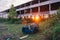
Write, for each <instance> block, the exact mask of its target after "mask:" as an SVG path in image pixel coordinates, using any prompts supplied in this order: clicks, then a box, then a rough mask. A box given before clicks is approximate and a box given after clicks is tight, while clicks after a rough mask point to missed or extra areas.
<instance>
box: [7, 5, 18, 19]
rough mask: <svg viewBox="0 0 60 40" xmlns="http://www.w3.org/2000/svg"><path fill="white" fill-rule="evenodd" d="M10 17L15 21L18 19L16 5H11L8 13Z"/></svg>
mask: <svg viewBox="0 0 60 40" xmlns="http://www.w3.org/2000/svg"><path fill="white" fill-rule="evenodd" d="M8 17H9V18H13V19H15V18H16V17H17V12H16V8H15V7H14V5H11V8H10V10H9V13H8Z"/></svg>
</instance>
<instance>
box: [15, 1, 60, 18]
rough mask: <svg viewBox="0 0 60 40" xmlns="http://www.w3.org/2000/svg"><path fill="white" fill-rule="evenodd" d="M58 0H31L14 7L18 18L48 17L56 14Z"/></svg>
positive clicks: (58, 5)
mask: <svg viewBox="0 0 60 40" xmlns="http://www.w3.org/2000/svg"><path fill="white" fill-rule="evenodd" d="M59 7H60V0H32V1H30V2H27V3H24V4H21V5H19V6H17V7H16V11H17V14H18V17H25V16H33V15H41V16H43V15H48V14H53V13H56V12H57V9H58V8H59Z"/></svg>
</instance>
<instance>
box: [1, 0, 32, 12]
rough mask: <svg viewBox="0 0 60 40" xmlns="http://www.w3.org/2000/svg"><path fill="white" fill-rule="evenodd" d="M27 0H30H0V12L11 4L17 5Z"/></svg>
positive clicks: (27, 0)
mask: <svg viewBox="0 0 60 40" xmlns="http://www.w3.org/2000/svg"><path fill="white" fill-rule="evenodd" d="M29 1H32V0H0V12H1V11H4V10H6V9H8V8H10V6H11V4H14V6H18V5H21V4H23V3H26V2H29Z"/></svg>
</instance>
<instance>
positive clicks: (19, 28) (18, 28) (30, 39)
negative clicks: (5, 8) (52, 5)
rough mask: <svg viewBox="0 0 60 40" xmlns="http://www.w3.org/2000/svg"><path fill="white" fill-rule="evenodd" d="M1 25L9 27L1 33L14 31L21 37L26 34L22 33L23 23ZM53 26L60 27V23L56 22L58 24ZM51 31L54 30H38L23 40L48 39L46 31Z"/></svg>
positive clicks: (0, 32)
mask: <svg viewBox="0 0 60 40" xmlns="http://www.w3.org/2000/svg"><path fill="white" fill-rule="evenodd" d="M0 25H4V26H5V27H7V28H8V30H5V31H0V35H1V34H8V33H12V34H14V35H15V36H16V37H21V36H23V35H25V34H23V33H22V27H23V25H22V24H0ZM53 27H54V29H55V28H58V27H59V28H60V23H56V25H54V26H53ZM49 31H52V30H51V29H50V28H49V29H46V30H45V31H43V32H38V33H36V34H30V35H29V36H28V38H26V39H23V40H47V39H45V37H47V33H46V32H49ZM48 34H49V33H48Z"/></svg>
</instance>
